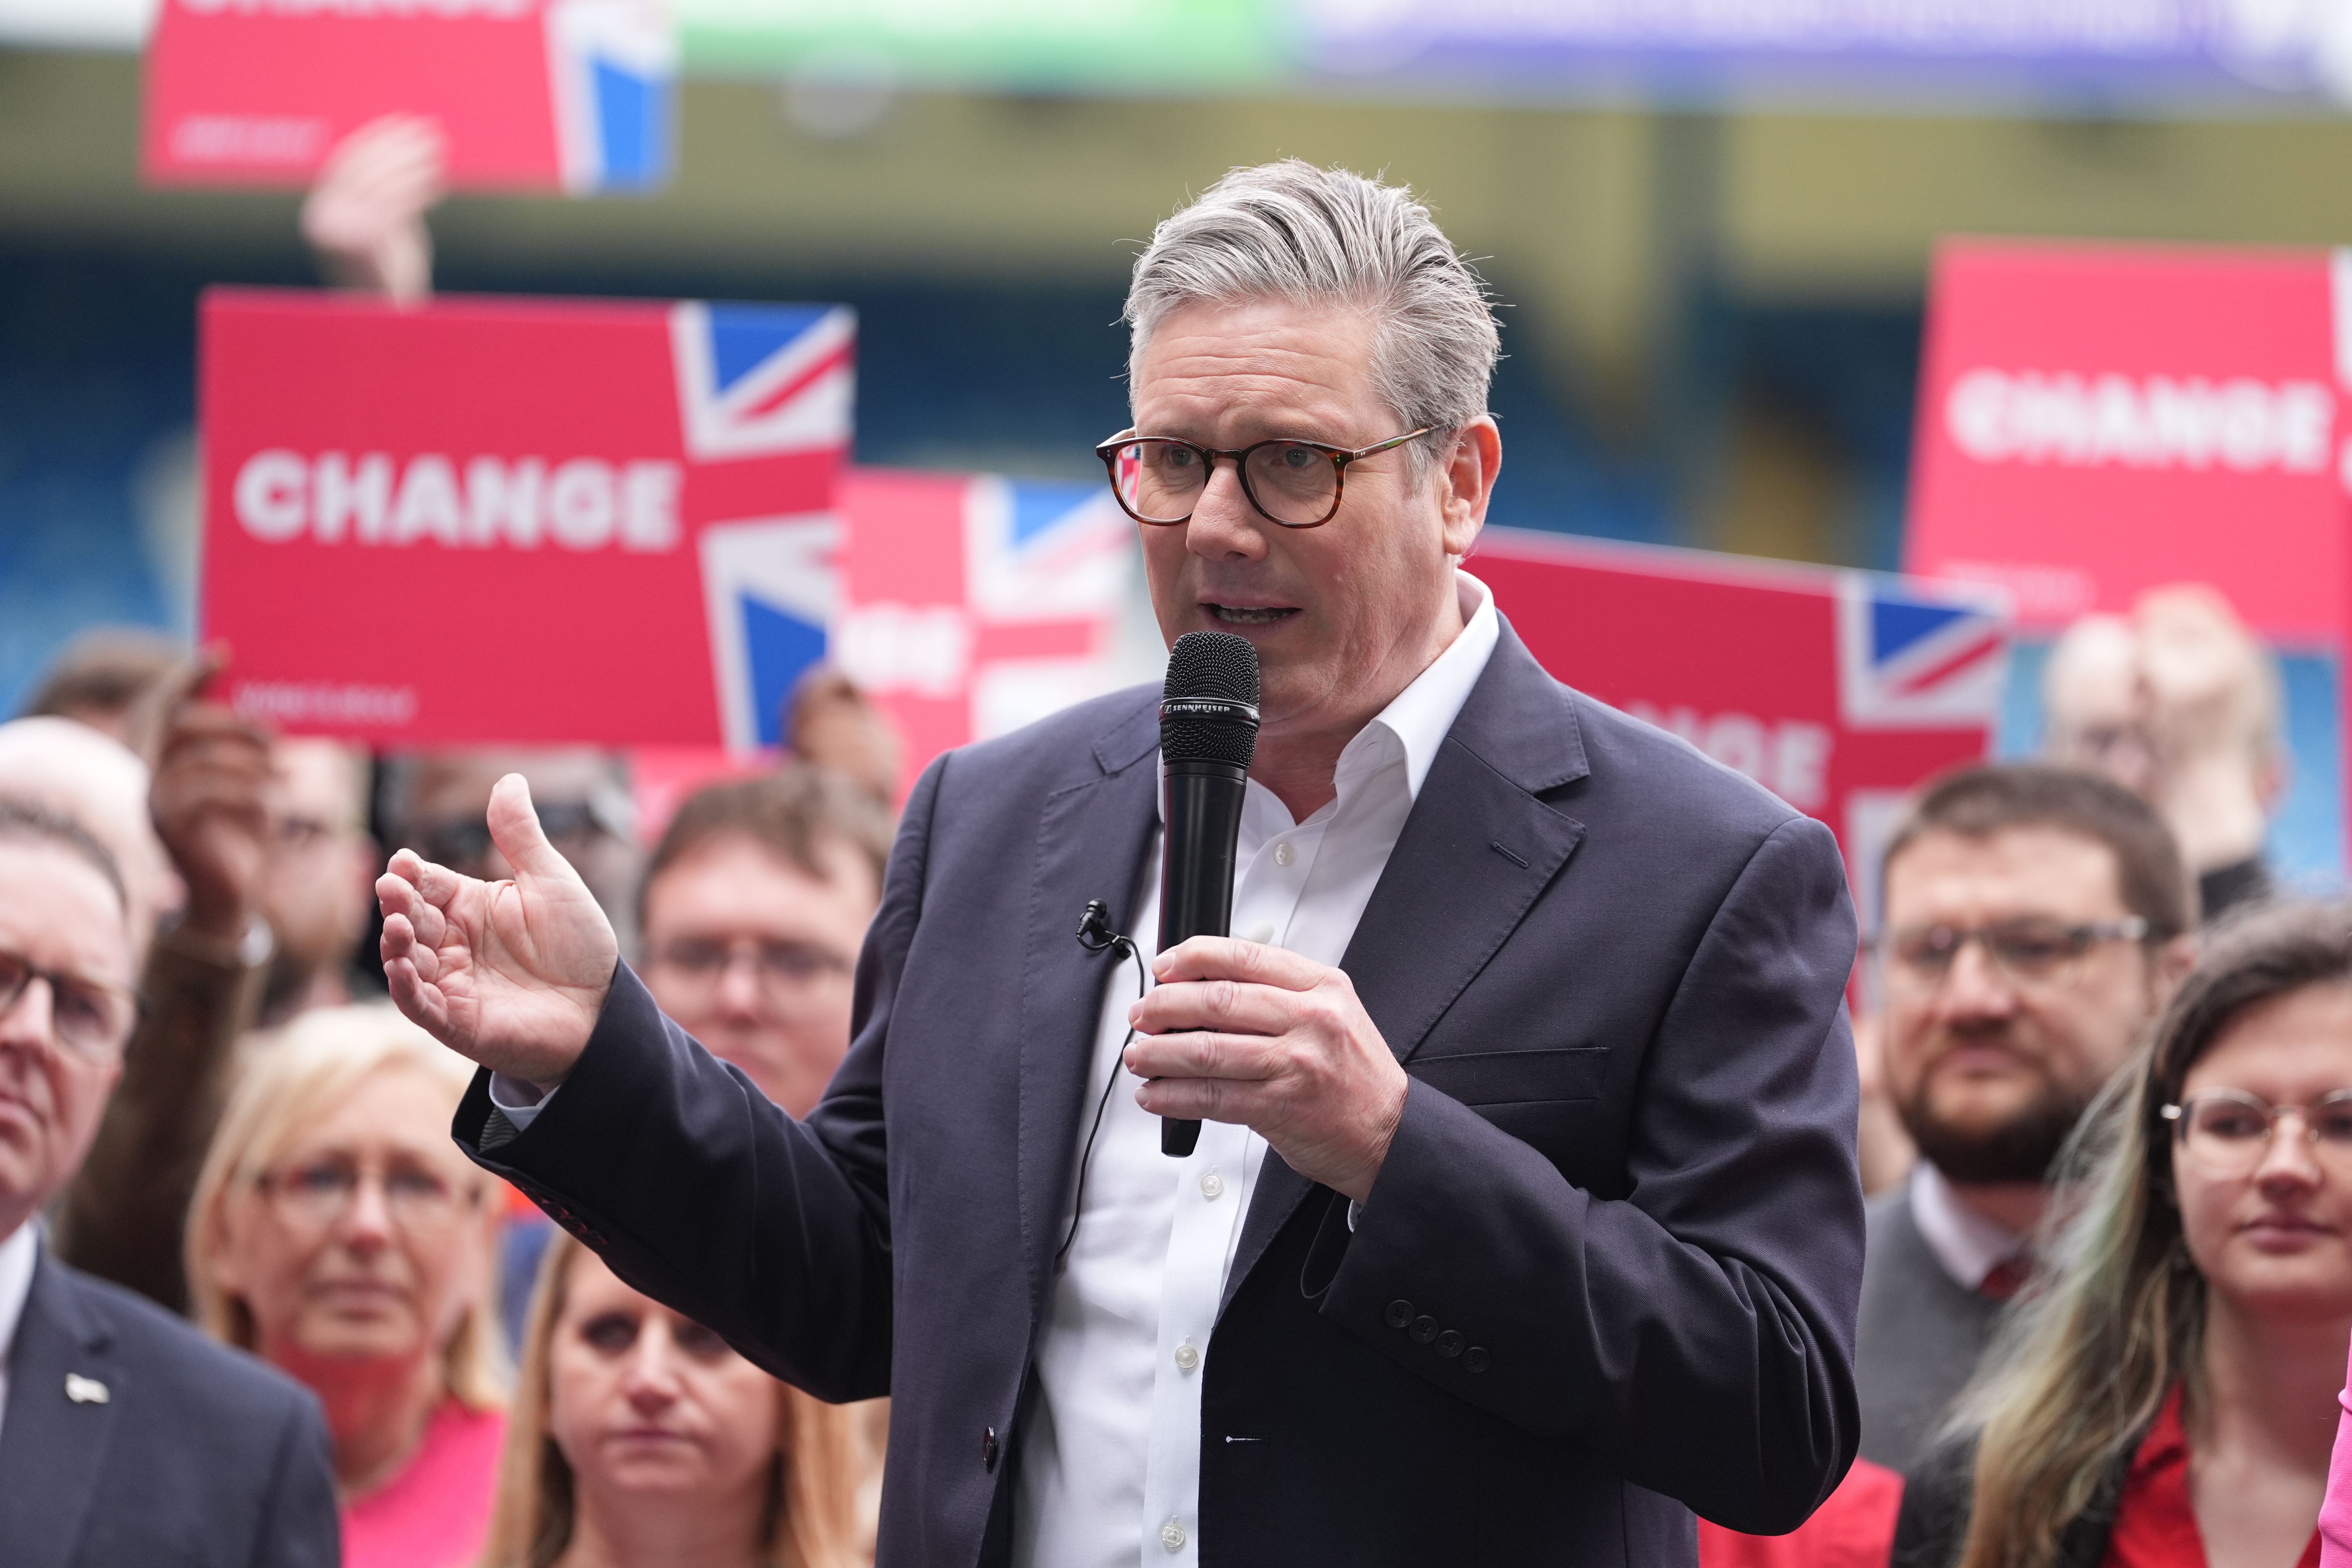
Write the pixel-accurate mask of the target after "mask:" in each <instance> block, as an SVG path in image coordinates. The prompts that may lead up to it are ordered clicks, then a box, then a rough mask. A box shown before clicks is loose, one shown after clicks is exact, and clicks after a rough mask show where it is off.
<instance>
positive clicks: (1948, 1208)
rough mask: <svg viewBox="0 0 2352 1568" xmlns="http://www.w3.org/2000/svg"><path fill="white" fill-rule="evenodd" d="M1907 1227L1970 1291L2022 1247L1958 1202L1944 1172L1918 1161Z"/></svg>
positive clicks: (2003, 1229) (2010, 1234) (2008, 1231)
mask: <svg viewBox="0 0 2352 1568" xmlns="http://www.w3.org/2000/svg"><path fill="white" fill-rule="evenodd" d="M1910 1202H1911V1223H1912V1224H1914V1225H1916V1226H1918V1227H1919V1235H1920V1237H1921V1239H1923V1240H1925V1241H1926V1242H1927V1250H1928V1251H1930V1252H1932V1253H1934V1254H1935V1255H1936V1261H1937V1262H1938V1263H1940V1264H1942V1265H1943V1266H1944V1272H1945V1273H1947V1274H1948V1275H1950V1276H1951V1277H1952V1279H1953V1280H1954V1281H1955V1282H1957V1283H1958V1284H1960V1285H1963V1286H1966V1287H1967V1288H1968V1289H1971V1290H1974V1289H1977V1288H1978V1287H1979V1286H1981V1285H1982V1284H1983V1283H1984V1282H1985V1276H1986V1275H1988V1274H1990V1273H1991V1272H1992V1271H1993V1270H1994V1269H1995V1268H1998V1267H1999V1266H2000V1265H2001V1264H2002V1263H2004V1262H2006V1261H2008V1260H2009V1259H2010V1258H2014V1257H2016V1256H2017V1254H2018V1252H2019V1250H2020V1249H2021V1247H2024V1245H2025V1238H2024V1237H2021V1236H2019V1235H2018V1234H2017V1233H2016V1232H2015V1231H2012V1230H2011V1229H2010V1228H2009V1227H2008V1226H2004V1225H2000V1224H1998V1223H1996V1222H1995V1221H1993V1220H1990V1219H1987V1218H1986V1217H1985V1216H1984V1215H1980V1214H1979V1213H1978V1212H1977V1211H1976V1210H1974V1209H1972V1208H1970V1207H1969V1205H1966V1204H1964V1203H1962V1202H1961V1201H1960V1195H1959V1194H1958V1193H1956V1192H1954V1191H1953V1190H1952V1184H1951V1181H1950V1179H1949V1178H1948V1177H1947V1176H1946V1175H1945V1174H1944V1173H1943V1172H1941V1171H1939V1170H1937V1169H1936V1167H1935V1166H1933V1165H1931V1164H1929V1163H1927V1161H1925V1160H1922V1161H1920V1162H1919V1163H1918V1164H1917V1165H1916V1166H1914V1167H1913V1168H1912V1172H1911V1191H1910Z"/></svg>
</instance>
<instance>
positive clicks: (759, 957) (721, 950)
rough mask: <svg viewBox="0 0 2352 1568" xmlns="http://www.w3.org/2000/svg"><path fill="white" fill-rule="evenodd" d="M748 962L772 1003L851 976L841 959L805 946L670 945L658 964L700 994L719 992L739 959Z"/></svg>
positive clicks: (701, 941) (700, 941) (692, 941)
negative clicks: (721, 984) (719, 988)
mask: <svg viewBox="0 0 2352 1568" xmlns="http://www.w3.org/2000/svg"><path fill="white" fill-rule="evenodd" d="M739 953H740V954H742V955H743V956H745V957H747V958H748V959H749V960H750V961H751V968H752V973H754V974H755V975H756V976H757V977H758V979H759V982H760V989H761V992H762V993H763V994H766V995H768V996H770V997H779V996H784V995H797V994H802V993H805V992H807V991H809V990H811V989H813V988H814V987H815V986H817V985H819V984H823V983H824V982H826V981H828V980H836V979H840V978H842V977H844V976H845V975H847V974H848V973H849V964H848V963H847V962H846V961H845V960H844V959H842V958H841V957H839V956H838V955H837V954H835V953H831V952H826V951H825V950H824V949H823V948H820V947H816V946H814V945H812V944H810V943H808V942H718V941H712V940H709V939H706V938H693V937H689V938H682V939H680V940H678V941H676V942H669V943H667V945H665V946H664V947H663V948H662V949H661V951H660V952H658V953H657V954H656V960H657V962H659V963H661V964H662V965H663V966H664V967H666V968H667V969H669V970H671V971H673V972H674V973H675V974H676V976H677V979H679V980H681V981H683V982H684V983H685V984H687V985H688V986H690V987H692V988H695V989H697V990H705V991H707V990H712V989H715V988H716V987H717V986H718V984H719V982H720V981H721V980H722V979H724V978H725V977H726V974H727V972H728V970H730V968H732V967H733V966H734V963H735V960H736V957H737V955H738V954H739Z"/></svg>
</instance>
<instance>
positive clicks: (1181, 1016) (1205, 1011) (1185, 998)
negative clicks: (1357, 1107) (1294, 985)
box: [1127, 980, 1303, 1035]
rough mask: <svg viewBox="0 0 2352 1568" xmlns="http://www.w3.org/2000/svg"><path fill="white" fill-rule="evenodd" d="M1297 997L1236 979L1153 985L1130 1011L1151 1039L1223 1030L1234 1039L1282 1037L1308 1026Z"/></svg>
mask: <svg viewBox="0 0 2352 1568" xmlns="http://www.w3.org/2000/svg"><path fill="white" fill-rule="evenodd" d="M1297 997H1298V993H1297V992H1296V991H1286V990H1283V989H1281V988H1279V987H1276V986H1272V985H1250V984H1243V983H1241V982H1239V981H1233V980H1180V981H1176V982H1174V983H1172V984H1160V985H1155V986H1153V987H1152V988H1151V989H1150V991H1148V992H1146V993H1145V994H1144V995H1143V996H1142V998H1141V999H1140V1000H1139V1001H1138V1002H1137V1003H1136V1004H1135V1005H1133V1006H1132V1007H1129V1009H1128V1014H1127V1016H1128V1020H1129V1022H1130V1023H1132V1024H1133V1025H1134V1026H1135V1027H1136V1029H1137V1031H1138V1032H1139V1033H1141V1034H1146V1035H1173V1034H1180V1033H1182V1032H1184V1031H1186V1030H1192V1029H1221V1030H1223V1031H1224V1032H1226V1033H1228V1034H1234V1035H1279V1034H1283V1033H1285V1032H1286V1031H1287V1030H1289V1029H1291V1028H1292V1027H1294V1026H1297V1024H1299V1023H1301V1022H1303V1019H1302V1018H1301V1016H1300V1014H1299V1010H1298V1002H1297Z"/></svg>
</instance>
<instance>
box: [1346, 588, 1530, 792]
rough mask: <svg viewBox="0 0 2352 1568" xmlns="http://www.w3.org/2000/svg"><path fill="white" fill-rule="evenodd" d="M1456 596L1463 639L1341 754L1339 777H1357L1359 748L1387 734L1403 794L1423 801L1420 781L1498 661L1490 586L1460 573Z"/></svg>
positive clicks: (1452, 644)
mask: <svg viewBox="0 0 2352 1568" xmlns="http://www.w3.org/2000/svg"><path fill="white" fill-rule="evenodd" d="M1454 598H1455V601H1456V602H1457V603H1458V604H1459V605H1461V607H1462V630H1461V632H1460V634H1459V635H1457V636H1456V637H1454V640H1453V641H1452V642H1450V643H1448V644H1447V645H1446V647H1445V651H1444V653H1441V654H1439V655H1438V656H1437V657H1436V658H1433V659H1432V660H1431V661H1430V665H1429V668H1427V669H1424V670H1423V671H1422V672H1421V673H1420V674H1419V675H1417V676H1415V677H1414V678H1413V681H1412V685H1410V686H1408V687H1406V688H1405V689H1403V690H1402V691H1400V692H1398V693H1397V694H1396V700H1394V701H1392V702H1391V703H1390V704H1389V705H1388V706H1387V707H1385V708H1383V709H1381V711H1380V713H1379V716H1378V717H1376V718H1374V719H1373V720H1372V721H1371V722H1370V724H1367V725H1365V726H1364V728H1363V731H1362V732H1360V733H1359V734H1358V735H1357V736H1356V738H1355V739H1354V740H1352V741H1350V742H1348V745H1347V749H1346V750H1345V751H1342V752H1340V753H1339V769H1338V773H1339V776H1340V777H1341V778H1346V777H1347V776H1349V774H1351V773H1354V772H1356V771H1357V768H1358V767H1359V766H1361V765H1363V763H1364V761H1365V760H1368V759H1359V758H1358V757H1357V756H1356V753H1357V752H1358V749H1359V748H1360V747H1361V748H1363V750H1364V751H1365V752H1370V751H1371V750H1372V749H1373V747H1374V745H1375V744H1376V743H1377V742H1368V741H1367V737H1369V736H1372V735H1374V733H1375V731H1387V733H1388V735H1389V736H1390V737H1391V738H1392V739H1393V740H1394V741H1395V742H1396V743H1397V745H1398V746H1400V747H1401V748H1402V750H1403V752H1404V788H1405V794H1406V795H1408V796H1409V797H1410V798H1412V799H1414V800H1419V799H1420V798H1421V785H1422V781H1423V780H1424V779H1426V778H1428V777H1429V770H1430V769H1431V768H1432V767H1433V766H1435V765H1436V763H1437V749H1438V747H1440V746H1441V745H1443V744H1444V743H1445V735H1446V731H1450V730H1452V729H1453V728H1454V720H1455V719H1457V718H1459V717H1461V714H1462V705H1463V704H1464V703H1465V702H1467V701H1469V700H1470V689H1471V688H1472V687H1474V686H1476V685H1477V684H1478V678H1479V677H1480V676H1481V675H1484V674H1485V673H1486V661H1487V660H1488V659H1490V658H1493V657H1494V654H1495V644H1496V640H1497V639H1498V638H1499V637H1500V636H1501V626H1500V623H1499V622H1497V620H1496V616H1495V595H1493V594H1492V593H1491V592H1489V591H1488V590H1487V587H1486V584H1484V583H1481V582H1480V581H1478V579H1477V578H1475V577H1473V576H1472V575H1470V574H1469V573H1467V572H1464V571H1462V570H1460V569H1458V568H1457V569H1456V570H1455V571H1454ZM1351 764H1353V765H1351Z"/></svg>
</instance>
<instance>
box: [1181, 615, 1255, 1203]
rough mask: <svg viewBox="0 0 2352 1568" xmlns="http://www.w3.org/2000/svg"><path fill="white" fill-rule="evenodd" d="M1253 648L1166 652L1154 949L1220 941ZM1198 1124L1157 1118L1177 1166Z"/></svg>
mask: <svg viewBox="0 0 2352 1568" xmlns="http://www.w3.org/2000/svg"><path fill="white" fill-rule="evenodd" d="M1257 699H1258V684H1257V649H1256V648H1255V647H1254V646H1252V644H1251V643H1250V640H1249V639H1248V638H1247V637H1235V636H1234V634H1233V633H1231V632H1187V633H1185V634H1184V635H1183V636H1182V637H1178V638H1177V639H1176V646H1175V647H1174V648H1172V649H1171V650H1170V652H1169V655H1168V684H1167V685H1166V687H1165V688H1163V689H1162V691H1161V696H1160V819H1161V821H1162V822H1164V823H1165V824H1166V838H1165V841H1164V844H1163V847H1162V853H1161V856H1160V952H1169V951H1170V950H1171V949H1172V948H1174V947H1175V946H1176V944H1177V943H1179V942H1183V941H1185V940H1186V939H1187V938H1190V937H1196V936H1224V935H1227V934H1229V932H1228V930H1227V928H1228V927H1229V926H1230V925H1231V924H1232V923H1233V918H1234V869H1235V867H1234V860H1235V858H1237V856H1238V854H1239V847H1240V843H1241V833H1242V802H1243V800H1244V798H1245V796H1246V795H1247V793H1248V789H1249V768H1250V758H1251V757H1252V756H1253V755H1254V754H1255V752H1256V751H1257V722H1258V715H1257ZM1200 1141H1201V1124H1200V1123H1199V1122H1197V1121H1182V1120H1180V1119H1178V1118H1175V1117H1162V1118H1160V1152H1161V1153H1163V1154H1166V1155H1169V1156H1171V1157H1172V1158H1174V1159H1179V1160H1181V1159H1183V1158H1185V1157H1186V1156H1188V1155H1190V1154H1191V1153H1192V1149H1193V1146H1194V1145H1195V1144H1197V1143H1198V1142H1200Z"/></svg>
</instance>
